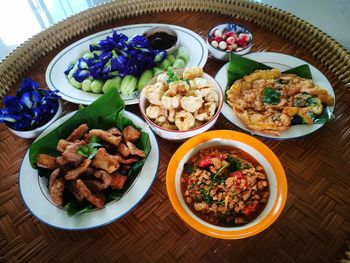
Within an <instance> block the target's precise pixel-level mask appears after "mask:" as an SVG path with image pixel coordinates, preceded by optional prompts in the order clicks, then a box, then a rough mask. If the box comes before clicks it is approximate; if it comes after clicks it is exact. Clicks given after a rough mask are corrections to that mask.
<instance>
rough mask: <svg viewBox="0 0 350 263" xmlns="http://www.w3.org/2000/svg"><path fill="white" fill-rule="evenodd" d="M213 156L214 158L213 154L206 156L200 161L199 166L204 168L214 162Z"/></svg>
mask: <svg viewBox="0 0 350 263" xmlns="http://www.w3.org/2000/svg"><path fill="white" fill-rule="evenodd" d="M211 158H212V157H211V156H206V157H204V158H203V159H202V160H200V161H199V164H198V166H199V167H200V168H203V167H206V166H209V165H211V164H213V162H212V160H211Z"/></svg>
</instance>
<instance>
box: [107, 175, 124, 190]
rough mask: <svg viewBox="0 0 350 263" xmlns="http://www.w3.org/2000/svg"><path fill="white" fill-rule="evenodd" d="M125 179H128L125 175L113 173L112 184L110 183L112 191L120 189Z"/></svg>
mask: <svg viewBox="0 0 350 263" xmlns="http://www.w3.org/2000/svg"><path fill="white" fill-rule="evenodd" d="M126 179H128V177H127V176H126V175H121V174H119V173H113V174H112V182H111V186H112V188H113V189H118V190H120V189H122V188H123V186H124V184H125V181H126Z"/></svg>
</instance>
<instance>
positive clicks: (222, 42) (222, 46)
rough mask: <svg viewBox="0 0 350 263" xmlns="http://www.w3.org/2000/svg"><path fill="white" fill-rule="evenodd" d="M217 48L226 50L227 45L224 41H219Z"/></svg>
mask: <svg viewBox="0 0 350 263" xmlns="http://www.w3.org/2000/svg"><path fill="white" fill-rule="evenodd" d="M219 48H220V49H226V48H227V43H226V41H221V42H220V43H219Z"/></svg>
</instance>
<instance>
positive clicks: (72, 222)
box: [19, 111, 159, 230]
mask: <svg viewBox="0 0 350 263" xmlns="http://www.w3.org/2000/svg"><path fill="white" fill-rule="evenodd" d="M73 115H74V112H73V113H70V114H68V115H66V116H64V117H62V118H60V119H58V120H57V121H56V122H55V123H53V124H52V125H51V126H50V127H49V128H48V129H47V130H45V131H44V132H43V133H42V134H41V135H40V136H39V138H38V140H39V139H40V138H42V137H44V136H45V135H47V134H49V133H50V131H52V130H54V129H55V128H57V127H58V126H59V125H61V124H63V123H64V122H66V121H67V120H68V119H69V118H71V117H72V116H73ZM124 116H125V117H126V118H128V119H129V120H131V121H132V122H133V123H134V124H135V125H137V126H138V127H140V128H141V129H142V131H144V132H146V133H148V136H149V139H150V145H151V150H150V152H149V154H148V156H147V159H146V161H145V162H144V165H143V167H142V169H141V171H140V172H139V173H138V175H136V179H135V180H134V181H133V182H132V184H131V186H129V188H128V189H127V190H126V191H125V192H124V193H123V195H122V196H121V198H120V199H118V200H112V201H109V202H107V203H106V204H105V206H104V207H103V208H101V209H96V208H92V209H91V210H89V211H87V212H84V213H82V214H76V215H73V216H69V215H68V213H67V210H66V209H65V208H63V207H60V206H57V205H55V204H54V203H53V199H52V198H51V197H50V193H49V190H48V186H47V185H48V179H46V178H45V177H44V176H39V174H38V170H37V169H34V168H33V167H32V166H31V163H30V151H29V150H28V152H27V153H26V155H25V157H24V159H23V162H22V165H21V168H20V172H19V190H20V194H21V197H22V200H23V201H24V203H25V205H26V206H27V208H28V209H29V210H30V212H31V213H32V214H33V215H34V216H35V217H36V218H37V219H39V220H40V221H42V222H43V223H45V224H48V225H50V226H52V227H55V228H59V229H64V230H87V229H92V228H97V227H101V226H103V225H106V224H109V223H112V222H113V221H115V220H117V219H119V218H121V217H122V216H124V215H126V214H127V213H129V212H130V211H131V210H133V209H134V208H135V207H136V206H137V205H138V204H139V203H140V202H141V200H142V199H143V198H144V197H145V195H146V194H147V192H148V191H149V189H150V187H151V186H152V184H153V182H154V180H155V178H156V175H157V169H158V164H159V148H158V143H157V140H156V138H155V135H154V133H153V132H152V131H151V129H150V128H149V126H148V125H147V124H146V123H145V122H144V121H143V120H141V118H139V117H138V116H136V115H135V114H133V113H130V112H127V111H125V112H124Z"/></svg>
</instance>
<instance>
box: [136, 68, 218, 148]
mask: <svg viewBox="0 0 350 263" xmlns="http://www.w3.org/2000/svg"><path fill="white" fill-rule="evenodd" d="M183 71H184V69H174V72H176V73H177V74H181V75H182V73H183ZM160 74H162V73H160ZM157 77H158V75H156V76H154V77H153V78H152V79H151V80H150V81H149V82H148V83H147V85H152V84H155V83H156V82H157ZM203 78H205V79H207V80H209V81H210V82H211V83H213V84H214V89H215V91H216V92H217V94H218V95H219V106H218V107H217V109H216V112H215V114H214V116H213V117H212V118H211V119H210V120H209V121H207V122H206V123H204V124H203V125H201V126H199V127H197V128H194V129H191V130H188V131H177V130H169V129H165V128H163V127H161V126H158V125H157V124H155V123H154V122H152V121H151V120H150V119H149V118H148V117H147V115H146V108H147V107H148V106H149V104H150V103H149V102H148V100H147V98H146V97H145V95H144V92H141V93H140V98H139V108H140V111H141V114H142V116H143V118H144V119H145V120H146V122H147V123H148V124H149V125H150V127H151V129H152V130H153V131H154V132H155V133H156V134H157V135H159V136H160V137H162V138H164V139H167V140H170V141H184V140H186V139H188V138H191V137H193V136H195V135H197V134H201V133H203V132H205V131H207V130H209V129H210V128H211V127H212V126H213V125H214V124H215V122H216V121H217V119H218V117H219V115H220V112H221V108H222V105H223V102H224V94H223V91H222V89H221V87H220V85H219V83H217V81H216V80H215V79H214V78H213V77H211V76H210V75H209V74H207V73H204V74H203Z"/></svg>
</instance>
